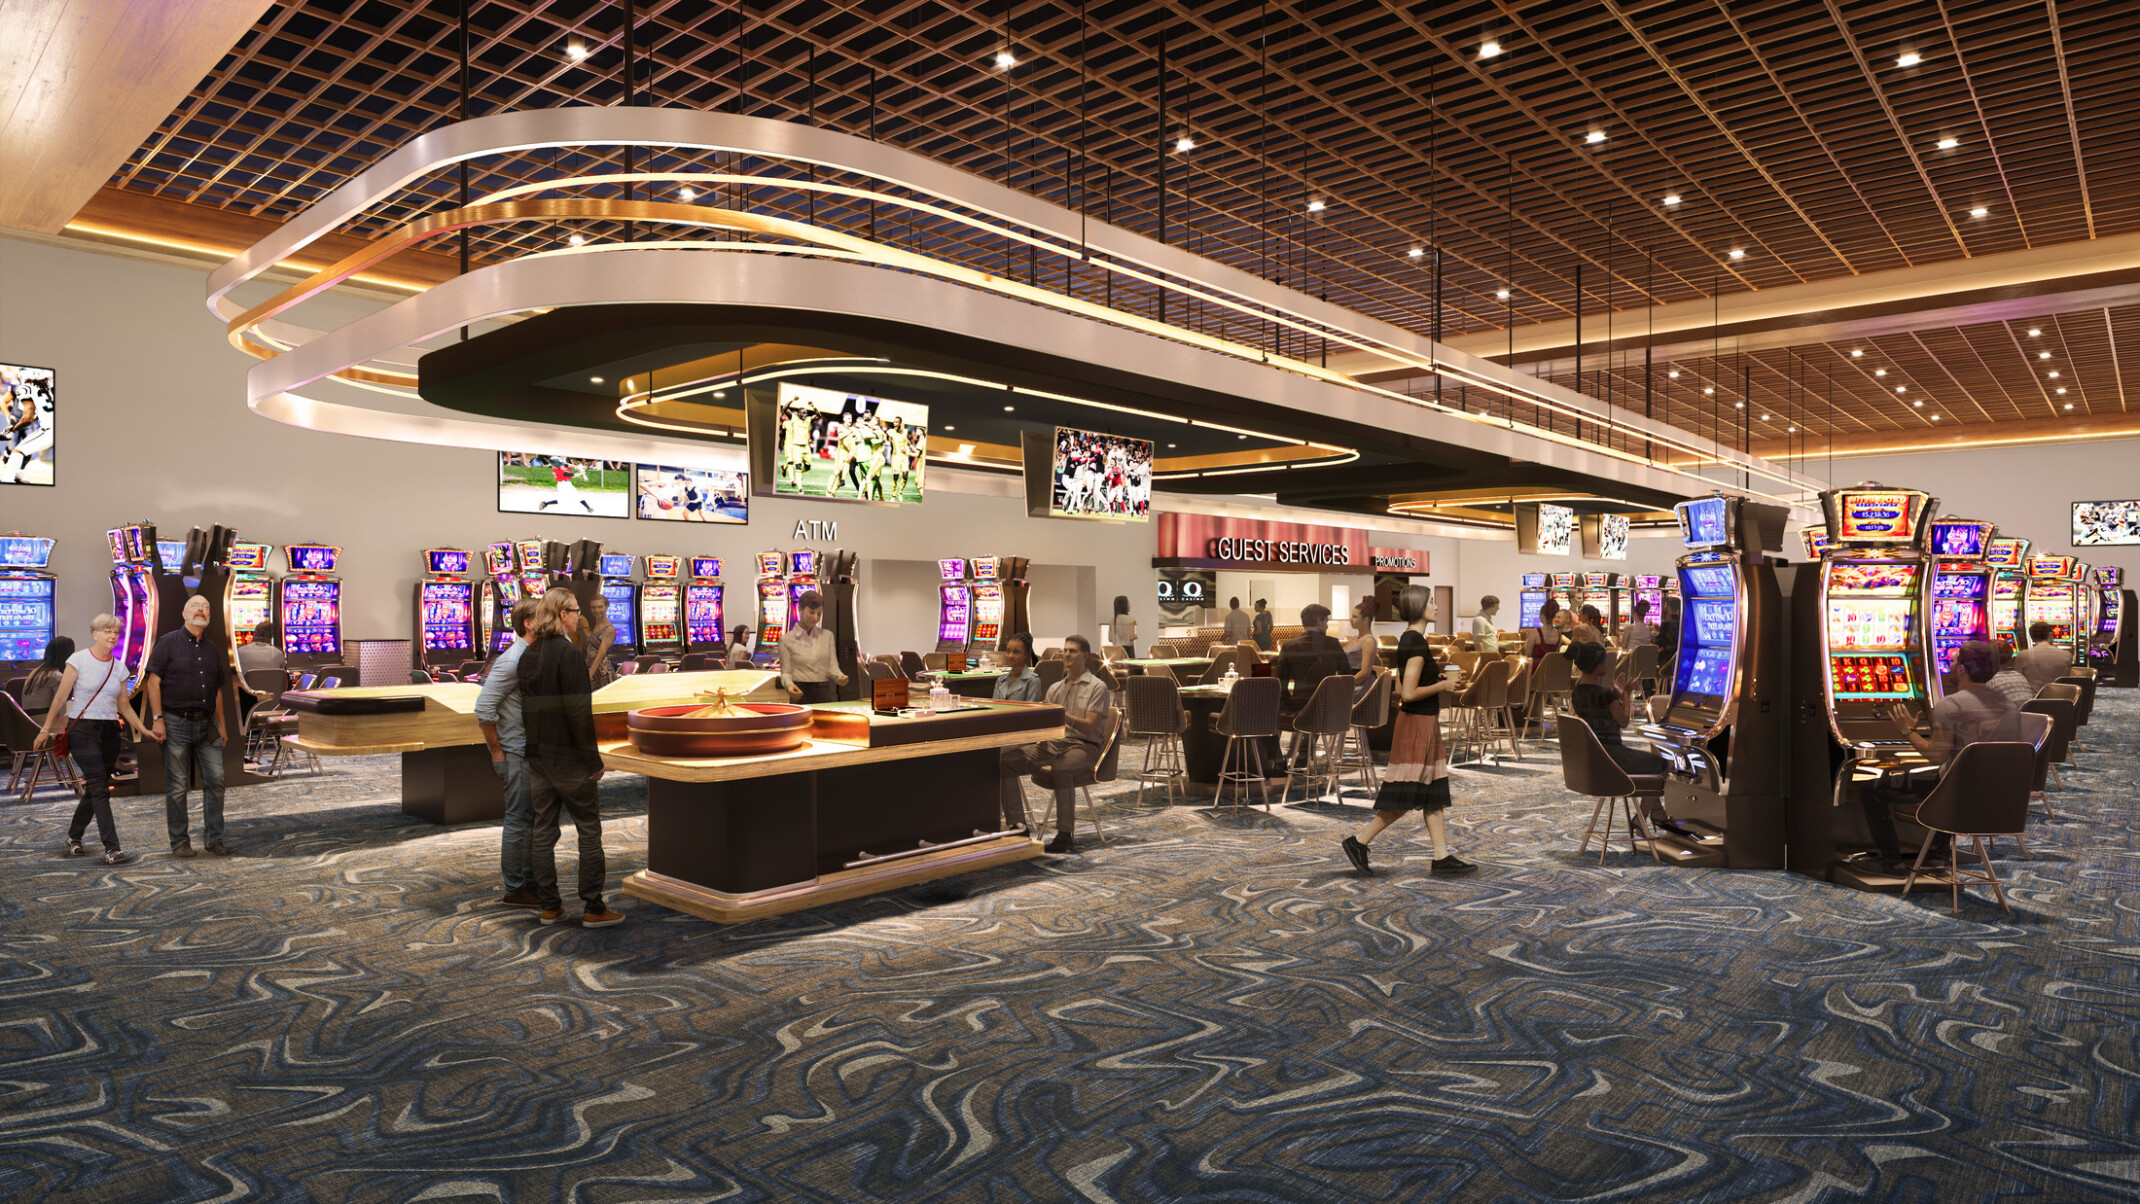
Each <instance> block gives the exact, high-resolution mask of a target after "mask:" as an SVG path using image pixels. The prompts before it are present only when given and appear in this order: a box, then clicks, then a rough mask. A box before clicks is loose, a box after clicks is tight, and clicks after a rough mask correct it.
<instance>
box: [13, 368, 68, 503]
mask: <svg viewBox="0 0 2140 1204" xmlns="http://www.w3.org/2000/svg"><path fill="white" fill-rule="evenodd" d="M58 400H59V386H58V384H57V383H56V380H55V377H54V374H53V371H52V369H50V368H31V367H27V366H25V365H22V364H0V485H50V484H51V483H52V431H53V428H52V409H53V406H54V405H55V404H56V403H57V401H58Z"/></svg>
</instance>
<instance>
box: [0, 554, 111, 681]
mask: <svg viewBox="0 0 2140 1204" xmlns="http://www.w3.org/2000/svg"><path fill="white" fill-rule="evenodd" d="M46 542H47V543H49V542H50V541H49V540H47V541H46ZM57 584H58V583H57V582H56V581H54V580H53V579H52V578H50V577H0V661H38V660H43V659H44V655H45V645H46V644H47V643H48V642H50V641H51V639H52V633H53V631H54V630H55V629H54V626H53V624H54V622H55V615H54V613H53V598H54V593H53V589H54V587H55V586H56V585H57ZM92 684H93V683H92Z"/></svg>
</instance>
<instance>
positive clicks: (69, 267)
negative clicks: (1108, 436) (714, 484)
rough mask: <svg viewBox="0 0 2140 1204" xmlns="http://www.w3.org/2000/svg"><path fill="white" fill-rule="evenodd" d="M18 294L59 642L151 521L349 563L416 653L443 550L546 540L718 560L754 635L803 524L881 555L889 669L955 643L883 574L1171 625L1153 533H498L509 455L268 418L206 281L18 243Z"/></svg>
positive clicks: (882, 634) (94, 602) (78, 626)
mask: <svg viewBox="0 0 2140 1204" xmlns="http://www.w3.org/2000/svg"><path fill="white" fill-rule="evenodd" d="M0 280H4V281H5V282H6V285H7V287H5V288H0V360H6V361H9V362H16V363H26V364H35V365H39V366H44V367H51V368H54V369H56V370H57V371H58V373H59V378H58V379H59V388H60V395H59V408H58V412H57V418H58V423H59V442H58V457H57V464H56V470H57V478H58V484H56V485H55V486H53V487H51V488H38V487H30V486H0V531H7V530H17V529H19V530H22V531H26V532H29V533H32V534H37V535H47V536H51V537H52V538H54V539H56V540H57V541H58V545H57V547H56V548H55V549H54V552H53V560H52V567H53V571H54V572H55V573H56V574H57V575H58V577H59V614H60V627H61V631H62V633H63V634H72V635H74V636H75V637H76V638H77V639H81V638H83V636H84V635H86V633H87V629H88V624H89V619H90V617H91V616H92V615H94V614H95V613H96V612H98V611H99V610H104V609H108V608H109V607H110V604H111V599H110V593H109V588H108V586H107V584H106V580H107V574H108V573H109V571H110V568H111V561H110V557H109V555H108V553H107V552H106V550H105V545H104V532H105V531H106V530H107V529H109V528H111V527H115V526H118V525H120V524H122V523H126V522H136V521H141V520H144V519H146V520H150V521H153V522H155V523H156V524H157V525H158V526H159V528H161V530H162V531H163V532H164V533H165V534H166V536H167V537H168V536H171V535H178V536H183V534H184V532H185V531H186V530H187V529H188V528H190V527H193V526H195V525H199V526H202V527H206V526H208V525H210V524H212V523H216V522H222V523H226V524H229V525H231V526H234V527H236V528H237V529H238V531H239V533H240V534H241V535H242V536H243V537H244V538H247V539H255V540H262V541H265V542H267V543H271V544H275V545H276V546H277V547H280V546H282V545H285V544H288V543H291V542H296V541H304V540H319V541H322V542H326V543H332V544H337V545H339V546H340V547H341V548H342V549H343V553H344V570H343V576H344V580H345V585H344V612H343V632H344V635H345V637H347V638H351V639H359V638H382V637H383V638H406V637H407V635H408V629H409V626H410V621H411V615H410V611H411V598H410V594H411V590H412V589H413V586H414V583H415V581H416V578H417V577H418V575H419V574H420V571H421V569H422V565H421V563H420V560H419V557H418V553H419V552H420V551H421V550H422V549H424V548H427V547H436V546H440V545H444V546H449V547H465V548H480V547H482V546H483V545H484V544H486V543H489V542H491V541H493V540H497V539H528V538H536V537H541V538H547V539H559V540H575V539H598V540H601V541H602V542H603V543H604V544H605V545H607V546H609V547H611V548H613V549H614V550H617V551H622V552H631V553H635V554H639V555H644V554H645V553H647V552H673V553H676V554H679V555H685V556H689V555H694V554H699V555H706V554H711V555H719V556H721V557H723V558H724V559H725V560H726V561H727V565H728V582H729V587H730V588H729V594H730V599H731V602H730V604H731V607H732V610H731V622H732V623H733V622H736V621H749V620H750V619H751V618H753V617H754V615H755V607H754V606H753V605H752V604H751V603H750V601H749V598H750V593H749V590H748V581H749V573H750V568H749V558H750V556H751V554H752V553H755V552H758V551H762V550H765V549H767V548H774V547H778V548H793V547H800V546H808V541H804V540H798V539H796V538H794V537H793V532H794V527H795V523H796V520H797V519H799V518H812V519H831V520H837V521H838V523H839V538H838V541H837V542H838V545H839V546H843V547H847V548H852V549H855V550H857V551H859V552H860V553H861V555H862V558H863V559H862V591H863V593H862V600H861V605H860V607H859V611H860V614H859V616H858V617H859V619H860V630H859V632H858V634H859V636H860V638H861V640H862V641H863V643H864V644H865V646H868V647H871V648H873V649H874V648H888V649H891V650H894V651H896V650H898V649H900V648H917V649H919V648H926V647H933V646H934V640H935V631H936V627H935V624H936V615H935V602H934V600H933V599H934V589H933V586H931V587H930V591H929V594H928V597H929V599H930V600H929V602H928V608H927V610H926V612H923V611H920V610H918V609H915V608H914V607H913V606H912V605H910V601H911V600H910V599H909V598H907V597H906V595H907V593H909V592H911V591H912V588H913V586H912V584H911V583H908V582H906V581H905V580H904V578H903V577H902V576H901V575H900V573H899V571H897V570H894V571H888V572H885V573H882V574H880V573H879V572H878V571H877V567H876V562H877V561H879V560H885V561H910V562H917V563H918V562H923V561H929V562H933V561H934V560H936V559H937V558H939V557H948V556H973V555H999V556H1009V555H1018V556H1027V557H1030V558H1031V559H1032V560H1033V561H1034V562H1035V563H1036V573H1035V591H1034V593H1035V601H1034V607H1035V612H1036V613H1035V617H1034V621H1035V624H1036V626H1042V625H1044V627H1045V629H1047V630H1051V631H1053V632H1054V633H1055V634H1058V635H1059V634H1066V633H1068V632H1070V631H1072V630H1079V631H1084V632H1087V633H1096V632H1097V630H1098V628H1099V625H1100V624H1101V623H1102V622H1104V621H1105V619H1106V615H1105V614H1104V613H1102V612H1103V611H1104V610H1105V609H1106V608H1107V607H1108V605H1109V604H1110V603H1111V602H1112V601H1113V599H1114V596H1115V595H1116V594H1125V595H1127V596H1128V597H1130V598H1131V599H1132V601H1133V603H1134V604H1135V605H1136V606H1137V608H1138V613H1139V614H1140V616H1141V617H1143V618H1145V619H1146V620H1147V621H1149V620H1150V619H1151V618H1152V617H1153V610H1154V606H1153V603H1152V598H1153V596H1154V588H1155V582H1156V580H1157V574H1156V573H1155V572H1154V571H1153V569H1152V567H1151V563H1152V554H1153V548H1154V544H1153V540H1154V528H1153V526H1152V525H1149V524H1126V525H1112V524H1103V523H1080V522H1064V521H1050V520H1047V519H1032V518H1028V517H1026V514H1025V508H1024V503H1023V501H1022V500H1021V499H1019V498H1009V497H981V496H972V495H962V494H951V493H944V492H936V491H932V492H931V493H930V495H929V500H928V502H927V503H925V504H924V505H922V506H919V507H897V508H894V507H879V506H858V505H839V504H835V503H828V502H814V503H810V502H794V501H786V500H775V499H767V498H760V499H754V500H753V502H752V520H751V522H750V524H749V525H748V526H744V527H718V526H708V525H690V526H686V525H685V524H680V523H656V522H643V521H639V520H636V519H631V520H626V519H596V518H584V517H582V518H570V517H566V516H563V515H540V516H537V515H522V514H514V515H505V514H499V513H498V512H497V500H496V490H495V486H494V480H495V475H494V474H495V468H494V459H493V456H492V453H490V452H488V451H475V450H466V449H459V448H444V447H429V446H420V445H414V444H406V443H390V442H383V441H377V440H369V439H357V438H351V437H347V436H338V435H325V434H319V433H316V432H313V431H306V430H300V429H298V428H295V427H289V426H284V425H282V424H281V423H277V422H273V421H270V420H268V419H265V418H261V417H259V416H257V415H255V414H253V413H252V412H251V411H250V410H249V409H247V408H246V405H245V387H244V381H245V372H246V369H247V367H248V366H250V365H251V363H252V362H253V361H252V360H251V359H250V358H249V357H247V356H245V355H244V354H243V353H241V352H239V351H237V350H235V349H234V348H232V347H231V346H230V345H229V344H228V343H227V342H225V341H224V338H223V332H222V328H221V325H220V324H219V323H218V322H216V321H215V319H214V318H212V317H211V316H210V315H209V314H208V312H207V310H206V309H205V308H204V306H203V301H202V298H203V291H204V285H205V274H204V273H203V272H200V271H196V270H191V269H188V268H183V267H175V266H166V265H161V264H155V263H144V262H140V261H137V260H132V259H125V258H120V257H117V256H111V255H103V254H95V253H91V252H86V251H76V250H71V249H65V248H55V247H47V246H42V245H38V244H33V243H28V242H21V241H16V240H12V239H4V238H0ZM321 304H322V305H323V306H324V307H325V308H327V309H329V310H339V311H343V312H346V313H348V314H350V315H354V314H356V313H360V312H362V311H363V310H364V309H365V308H368V307H367V306H366V305H365V303H364V302H363V301H362V300H361V299H355V298H329V299H327V301H326V302H323V303H321ZM307 316H316V317H318V318H320V319H322V320H327V319H328V318H329V317H330V315H329V314H322V313H318V312H317V311H315V314H313V315H307ZM1040 566H1047V567H1045V568H1042V567H1040ZM277 567H278V568H279V565H278V566H277ZM887 567H889V566H887ZM930 571H931V573H932V574H933V572H934V565H933V563H932V564H931V565H930ZM880 590H881V591H883V596H882V598H881V599H880V598H879V597H878V596H877V594H878V592H879V591H880ZM739 603H740V604H741V606H740V608H737V604H739ZM924 613H926V625H925V626H924V625H923V623H922V619H921V616H922V615H923V614H924Z"/></svg>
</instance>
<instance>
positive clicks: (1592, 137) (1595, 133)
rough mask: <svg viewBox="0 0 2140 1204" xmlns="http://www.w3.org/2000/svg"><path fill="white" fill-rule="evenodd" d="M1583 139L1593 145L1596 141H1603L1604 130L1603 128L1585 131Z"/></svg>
mask: <svg viewBox="0 0 2140 1204" xmlns="http://www.w3.org/2000/svg"><path fill="white" fill-rule="evenodd" d="M1583 141H1585V142H1588V143H1590V144H1591V145H1593V146H1595V145H1597V144H1598V143H1600V142H1603V141H1605V131H1604V130H1592V131H1590V132H1589V133H1587V134H1585V135H1583Z"/></svg>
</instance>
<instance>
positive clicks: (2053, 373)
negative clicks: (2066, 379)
mask: <svg viewBox="0 0 2140 1204" xmlns="http://www.w3.org/2000/svg"><path fill="white" fill-rule="evenodd" d="M2051 379H2052V380H2057V379H2058V369H2056V368H2053V369H2052V370H2051Z"/></svg>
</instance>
